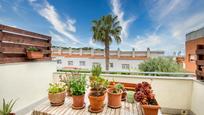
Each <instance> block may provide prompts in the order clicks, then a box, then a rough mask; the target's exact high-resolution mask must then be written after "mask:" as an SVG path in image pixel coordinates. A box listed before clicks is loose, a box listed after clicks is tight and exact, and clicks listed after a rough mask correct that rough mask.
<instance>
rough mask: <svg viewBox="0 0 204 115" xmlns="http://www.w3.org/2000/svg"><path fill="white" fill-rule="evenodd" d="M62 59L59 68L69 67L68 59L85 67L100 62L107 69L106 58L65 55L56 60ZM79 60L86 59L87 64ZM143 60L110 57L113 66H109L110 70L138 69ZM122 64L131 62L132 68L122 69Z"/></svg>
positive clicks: (75, 64) (74, 64) (76, 65)
mask: <svg viewBox="0 0 204 115" xmlns="http://www.w3.org/2000/svg"><path fill="white" fill-rule="evenodd" d="M57 59H61V60H62V64H57V66H58V68H63V67H69V65H68V61H73V66H72V67H79V68H83V69H89V70H90V69H91V68H92V64H93V63H95V62H96V63H100V64H101V67H102V69H103V70H105V60H104V59H91V58H64V57H62V56H61V57H56V58H55V60H57ZM79 61H85V62H86V65H85V66H80V65H79ZM141 62H143V60H118V59H110V63H113V68H111V67H109V70H110V71H116V70H117V71H136V70H138V65H139V64H140V63H141ZM122 64H129V65H130V69H129V70H124V69H122Z"/></svg>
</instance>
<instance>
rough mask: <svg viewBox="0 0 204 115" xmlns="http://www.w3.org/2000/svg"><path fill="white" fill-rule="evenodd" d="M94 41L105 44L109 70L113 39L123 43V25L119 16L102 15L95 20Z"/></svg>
mask: <svg viewBox="0 0 204 115" xmlns="http://www.w3.org/2000/svg"><path fill="white" fill-rule="evenodd" d="M92 31H93V38H92V40H93V42H100V43H102V44H103V45H104V46H105V63H106V70H107V71H108V70H109V46H110V44H111V43H112V41H113V40H115V41H116V43H117V44H119V43H121V37H120V35H121V31H122V27H121V26H120V22H119V21H118V17H117V16H112V15H107V16H102V17H101V18H100V19H99V20H94V21H93V25H92Z"/></svg>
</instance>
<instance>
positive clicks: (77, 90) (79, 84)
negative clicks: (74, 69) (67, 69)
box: [70, 75, 86, 96]
mask: <svg viewBox="0 0 204 115" xmlns="http://www.w3.org/2000/svg"><path fill="white" fill-rule="evenodd" d="M70 90H71V93H72V95H76V96H78V95H84V94H85V91H86V77H85V75H83V76H81V77H80V78H74V79H72V80H71V81H70Z"/></svg>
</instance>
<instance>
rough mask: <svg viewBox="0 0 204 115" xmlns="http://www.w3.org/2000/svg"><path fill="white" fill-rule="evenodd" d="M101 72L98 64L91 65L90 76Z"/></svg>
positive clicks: (98, 74)
mask: <svg viewBox="0 0 204 115" xmlns="http://www.w3.org/2000/svg"><path fill="white" fill-rule="evenodd" d="M101 72H102V68H101V66H100V65H93V67H92V70H91V73H92V76H97V77H98V76H100V74H101Z"/></svg>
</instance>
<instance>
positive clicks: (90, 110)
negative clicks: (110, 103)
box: [88, 105, 104, 113]
mask: <svg viewBox="0 0 204 115" xmlns="http://www.w3.org/2000/svg"><path fill="white" fill-rule="evenodd" d="M103 108H104V105H103V107H102V108H101V109H100V110H98V111H94V110H92V109H91V106H90V105H89V107H88V110H89V112H91V113H100V112H102V111H103Z"/></svg>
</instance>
